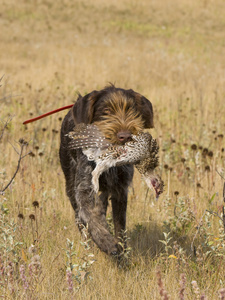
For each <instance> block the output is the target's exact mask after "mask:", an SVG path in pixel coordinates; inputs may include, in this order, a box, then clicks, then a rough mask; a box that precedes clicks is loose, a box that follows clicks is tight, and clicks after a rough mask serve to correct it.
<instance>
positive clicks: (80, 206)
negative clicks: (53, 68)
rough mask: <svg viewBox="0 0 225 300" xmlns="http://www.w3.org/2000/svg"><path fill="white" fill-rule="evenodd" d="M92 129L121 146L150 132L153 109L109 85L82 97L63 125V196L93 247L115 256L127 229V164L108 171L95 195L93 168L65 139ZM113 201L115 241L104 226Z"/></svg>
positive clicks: (128, 92) (129, 171) (139, 97)
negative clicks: (85, 128)
mask: <svg viewBox="0 0 225 300" xmlns="http://www.w3.org/2000/svg"><path fill="white" fill-rule="evenodd" d="M80 123H85V124H95V125H96V126H97V127H98V128H99V130H100V131H101V132H102V133H103V135H104V136H105V137H106V138H107V139H109V140H110V141H111V143H112V144H120V145H121V144H124V143H126V142H127V141H130V140H131V135H132V134H137V133H138V132H139V131H141V130H143V129H144V128H153V109H152V104H151V102H150V101H149V100H147V99H146V98H145V97H144V96H142V95H140V94H138V93H136V92H134V91H133V90H124V89H121V88H116V87H115V86H113V85H111V86H108V87H106V88H105V89H102V90H100V91H93V92H91V93H90V94H87V95H86V96H84V97H82V96H81V95H79V97H78V99H77V101H76V103H75V104H74V106H73V107H72V109H71V110H70V111H69V112H68V114H67V115H66V117H65V118H64V120H63V123H62V128H61V145H60V152H59V154H60V162H61V166H62V169H63V172H64V175H65V179H66V192H67V195H68V197H69V199H70V202H71V204H72V207H73V209H74V211H75V217H76V222H77V223H78V226H79V225H81V224H82V225H84V226H86V227H87V228H88V232H89V234H90V235H91V237H92V239H93V240H94V242H95V243H96V244H97V246H98V247H99V248H100V249H101V250H102V251H104V252H106V253H107V254H111V255H117V254H119V251H120V247H119V245H118V240H119V238H120V237H122V234H123V232H124V230H125V227H126V209H127V194H128V186H129V184H130V183H131V181H132V178H133V172H134V170H133V166H132V165H130V164H127V165H123V166H119V167H112V168H110V169H109V170H107V171H106V172H104V173H103V174H102V175H101V176H100V178H99V191H100V192H99V195H96V194H95V193H94V191H93V189H92V184H91V181H92V175H91V173H92V171H93V169H94V168H95V163H94V162H92V161H88V159H87V157H86V156H85V155H84V154H83V152H82V150H81V149H78V150H73V149H72V150H71V149H69V147H68V145H69V142H70V139H69V137H68V136H66V135H67V134H68V133H69V132H70V131H72V130H73V129H74V127H75V126H76V125H77V124H80ZM109 199H110V200H111V203H112V211H113V222H114V230H115V237H114V236H113V235H112V234H110V232H109V230H108V225H107V222H106V210H107V206H108V200H109Z"/></svg>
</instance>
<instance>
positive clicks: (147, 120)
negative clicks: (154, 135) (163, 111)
mask: <svg viewBox="0 0 225 300" xmlns="http://www.w3.org/2000/svg"><path fill="white" fill-rule="evenodd" d="M130 92H131V93H132V94H133V97H134V98H135V102H136V105H137V110H138V111H139V112H140V114H141V116H142V119H143V121H144V126H145V128H153V127H154V122H153V107H152V103H151V102H150V101H149V100H148V99H147V98H145V97H144V96H142V95H141V94H139V93H136V92H134V91H133V90H130Z"/></svg>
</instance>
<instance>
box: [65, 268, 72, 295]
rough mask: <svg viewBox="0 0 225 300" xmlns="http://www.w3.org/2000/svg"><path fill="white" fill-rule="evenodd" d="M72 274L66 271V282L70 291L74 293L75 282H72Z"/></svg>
mask: <svg viewBox="0 0 225 300" xmlns="http://www.w3.org/2000/svg"><path fill="white" fill-rule="evenodd" d="M72 275H73V274H72V272H71V270H68V269H67V270H66V281H67V283H68V290H69V291H70V292H71V293H72V292H73V280H72Z"/></svg>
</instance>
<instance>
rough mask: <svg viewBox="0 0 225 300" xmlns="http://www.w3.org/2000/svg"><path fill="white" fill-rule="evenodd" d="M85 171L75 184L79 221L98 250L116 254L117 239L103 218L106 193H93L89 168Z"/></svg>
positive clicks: (106, 201)
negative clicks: (98, 194) (86, 229)
mask: <svg viewBox="0 0 225 300" xmlns="http://www.w3.org/2000/svg"><path fill="white" fill-rule="evenodd" d="M87 169H88V168H87V167H86V170H87ZM83 171H84V169H83ZM87 171H88V172H85V174H84V173H83V174H82V176H77V180H76V184H75V185H76V190H75V193H76V202H77V205H78V220H79V223H81V224H83V225H85V226H86V227H87V228H88V232H89V234H90V235H91V237H92V239H93V241H94V242H95V243H96V244H97V246H98V247H99V248H100V250H102V251H104V252H106V253H107V254H112V255H116V254H118V245H117V241H116V239H115V238H114V237H113V236H112V235H111V234H110V232H109V231H108V225H107V222H106V218H105V216H106V209H107V204H108V193H106V192H104V193H102V194H101V195H100V196H97V195H96V194H95V193H94V191H93V189H92V185H91V179H92V177H91V170H87ZM79 175H81V174H79Z"/></svg>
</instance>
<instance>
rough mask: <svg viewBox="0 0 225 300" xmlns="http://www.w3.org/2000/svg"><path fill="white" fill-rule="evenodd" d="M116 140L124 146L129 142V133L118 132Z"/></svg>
mask: <svg viewBox="0 0 225 300" xmlns="http://www.w3.org/2000/svg"><path fill="white" fill-rule="evenodd" d="M117 138H118V140H119V142H120V143H122V144H125V143H126V142H128V141H131V140H132V139H131V133H130V132H129V131H120V132H118V133H117Z"/></svg>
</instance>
